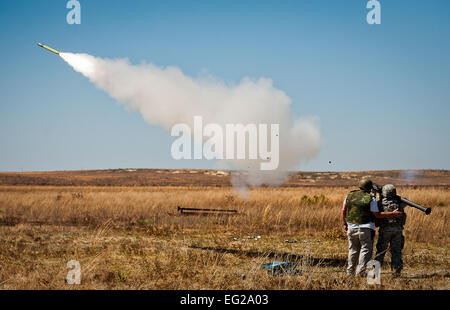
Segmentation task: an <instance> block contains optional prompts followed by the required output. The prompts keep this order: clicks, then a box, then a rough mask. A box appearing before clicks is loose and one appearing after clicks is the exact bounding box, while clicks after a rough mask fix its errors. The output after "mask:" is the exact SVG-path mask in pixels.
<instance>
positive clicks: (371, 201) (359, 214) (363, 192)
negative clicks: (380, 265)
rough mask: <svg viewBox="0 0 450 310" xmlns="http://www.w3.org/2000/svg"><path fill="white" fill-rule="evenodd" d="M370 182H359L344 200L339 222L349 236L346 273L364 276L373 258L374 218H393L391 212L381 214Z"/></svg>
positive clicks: (365, 180) (364, 179) (366, 180)
mask: <svg viewBox="0 0 450 310" xmlns="http://www.w3.org/2000/svg"><path fill="white" fill-rule="evenodd" d="M372 188H373V183H372V181H371V180H369V179H367V178H363V179H362V180H361V181H360V182H359V189H356V190H352V191H351V192H350V193H349V194H348V195H347V197H346V198H345V200H344V204H343V208H342V219H343V221H344V228H345V230H346V231H347V237H348V244H349V246H348V248H349V252H348V266H347V274H348V275H350V276H353V275H355V274H356V275H364V274H365V270H366V264H367V262H368V261H370V259H371V258H372V250H373V237H374V236H375V224H374V219H375V217H383V218H384V217H393V216H396V214H395V213H394V212H383V213H380V210H379V209H378V204H377V201H376V199H375V197H374V196H373V195H371V191H372Z"/></svg>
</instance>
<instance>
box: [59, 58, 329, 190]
mask: <svg viewBox="0 0 450 310" xmlns="http://www.w3.org/2000/svg"><path fill="white" fill-rule="evenodd" d="M60 56H61V57H62V58H63V59H64V60H65V61H66V62H67V63H68V64H70V65H71V66H72V67H73V68H74V69H75V70H76V71H78V72H80V73H82V74H83V75H84V76H86V77H87V78H89V80H90V81H91V82H92V83H94V84H95V85H96V86H97V87H99V88H100V89H102V90H104V91H106V92H107V93H108V94H109V95H110V96H111V97H112V98H114V99H116V100H117V101H119V102H121V103H122V104H124V105H125V106H126V107H128V108H130V109H131V110H134V111H139V112H140V113H141V115H142V117H143V118H144V119H145V120H146V121H147V122H149V123H151V124H153V125H158V126H161V127H163V128H164V129H165V130H167V131H169V132H170V130H171V128H172V126H173V125H175V124H177V123H185V124H188V125H190V126H191V128H192V125H193V117H194V116H195V115H200V116H202V117H203V123H204V124H208V123H216V124H219V125H222V126H224V125H225V124H227V123H232V124H237V123H242V124H251V123H253V124H261V123H264V124H279V125H280V137H279V138H280V160H279V166H278V169H277V170H273V171H261V170H259V163H257V162H256V161H255V160H252V161H249V160H233V161H231V162H227V164H228V165H230V168H233V169H237V170H246V171H247V172H246V173H240V174H237V175H234V176H233V177H232V183H233V185H235V186H238V187H240V188H245V187H246V186H247V185H253V186H259V185H261V184H266V185H270V186H277V185H280V184H281V183H282V182H283V181H284V180H285V179H286V177H287V175H288V171H289V170H291V169H292V168H294V167H296V166H297V165H299V164H301V163H302V162H304V161H306V160H309V159H312V158H314V157H315V156H317V154H318V153H319V150H320V132H319V128H318V121H317V119H316V118H302V119H294V118H293V116H292V113H291V110H290V104H291V100H290V98H289V97H288V96H287V95H286V94H285V93H284V92H283V91H281V90H278V89H276V88H274V87H273V85H272V81H271V80H270V79H267V78H259V79H250V78H243V79H242V80H241V82H240V83H239V84H235V85H229V84H226V83H225V82H223V81H221V80H218V79H214V78H211V77H209V78H202V79H193V78H191V77H188V76H186V75H184V74H183V73H182V72H181V70H180V69H178V68H176V67H166V68H159V67H157V66H155V65H152V64H141V65H132V64H130V62H129V61H128V60H127V59H102V58H97V57H94V56H91V55H88V54H73V53H61V54H60Z"/></svg>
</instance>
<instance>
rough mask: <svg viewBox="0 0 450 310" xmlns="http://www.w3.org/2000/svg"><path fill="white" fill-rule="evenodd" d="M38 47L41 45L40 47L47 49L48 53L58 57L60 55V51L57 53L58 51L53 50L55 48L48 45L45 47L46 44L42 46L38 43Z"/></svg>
mask: <svg viewBox="0 0 450 310" xmlns="http://www.w3.org/2000/svg"><path fill="white" fill-rule="evenodd" d="M38 45H39V46H40V47H42V48H45V49H46V50H47V51H50V52H52V53H55V54H56V55H59V51H57V50H55V49H53V48H51V47H49V46H47V45H44V44H42V43H38Z"/></svg>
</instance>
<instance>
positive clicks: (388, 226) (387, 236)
mask: <svg viewBox="0 0 450 310" xmlns="http://www.w3.org/2000/svg"><path fill="white" fill-rule="evenodd" d="M381 193H382V199H381V200H380V201H379V202H378V208H379V210H380V211H381V213H388V212H395V213H397V214H398V215H399V216H397V217H378V216H377V220H376V225H377V226H378V227H379V230H378V241H377V246H376V247H377V253H376V255H375V259H376V260H378V261H379V262H380V264H381V265H382V264H383V261H384V255H385V254H386V251H387V250H388V246H389V245H390V249H391V269H392V270H394V274H393V276H394V277H399V276H400V273H401V270H402V268H403V261H402V250H403V246H404V243H405V238H404V236H403V226H404V225H405V221H406V214H405V213H404V208H405V206H406V205H405V204H404V203H402V202H401V201H400V199H399V198H398V196H397V191H396V189H395V186H394V185H392V184H386V185H384V186H383V188H382V190H381Z"/></svg>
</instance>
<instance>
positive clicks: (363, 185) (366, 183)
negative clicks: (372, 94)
mask: <svg viewBox="0 0 450 310" xmlns="http://www.w3.org/2000/svg"><path fill="white" fill-rule="evenodd" d="M372 186H373V183H372V180H370V179H368V178H363V179H361V181H359V188H360V189H362V190H363V191H365V192H367V193H368V192H370V191H371V190H372Z"/></svg>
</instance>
